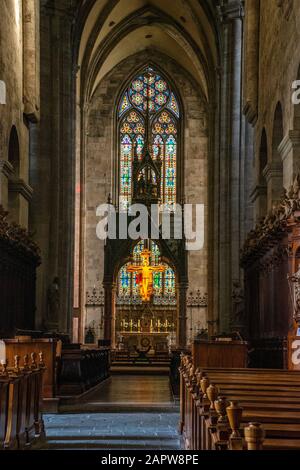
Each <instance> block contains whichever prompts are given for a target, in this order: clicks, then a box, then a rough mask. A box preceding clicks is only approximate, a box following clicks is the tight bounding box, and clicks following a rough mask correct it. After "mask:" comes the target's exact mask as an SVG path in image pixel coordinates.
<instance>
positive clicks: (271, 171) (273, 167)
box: [262, 162, 282, 183]
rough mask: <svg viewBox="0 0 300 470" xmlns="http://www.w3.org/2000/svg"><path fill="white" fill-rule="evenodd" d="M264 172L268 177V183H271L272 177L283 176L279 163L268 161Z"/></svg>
mask: <svg viewBox="0 0 300 470" xmlns="http://www.w3.org/2000/svg"><path fill="white" fill-rule="evenodd" d="M262 173H263V176H264V177H265V178H266V181H267V183H269V181H270V180H271V179H272V178H281V177H282V168H280V166H279V164H278V163H274V162H270V163H267V165H266V166H265V168H264V169H263V172H262Z"/></svg>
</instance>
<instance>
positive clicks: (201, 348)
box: [192, 340, 248, 367]
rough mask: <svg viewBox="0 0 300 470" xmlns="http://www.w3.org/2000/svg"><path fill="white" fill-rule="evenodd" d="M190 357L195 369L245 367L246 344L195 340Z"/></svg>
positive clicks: (241, 342)
mask: <svg viewBox="0 0 300 470" xmlns="http://www.w3.org/2000/svg"><path fill="white" fill-rule="evenodd" d="M192 356H193V361H194V365H195V366H196V367H247V365H248V343H247V342H246V341H230V342H225V341H210V340H195V341H194V343H193V345H192Z"/></svg>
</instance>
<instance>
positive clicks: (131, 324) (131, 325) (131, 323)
mask: <svg viewBox="0 0 300 470" xmlns="http://www.w3.org/2000/svg"><path fill="white" fill-rule="evenodd" d="M132 327H133V321H132V320H130V333H132Z"/></svg>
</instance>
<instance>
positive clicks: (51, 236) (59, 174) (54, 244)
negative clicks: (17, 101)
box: [32, 0, 76, 333]
mask: <svg viewBox="0 0 300 470" xmlns="http://www.w3.org/2000/svg"><path fill="white" fill-rule="evenodd" d="M75 7H76V5H75V3H74V8H73V7H72V6H70V2H69V1H67V0H60V1H59V2H43V4H41V6H40V10H41V28H40V31H41V33H40V38H41V78H42V80H41V125H40V157H39V159H38V161H36V166H35V169H34V177H35V178H36V180H38V181H43V184H42V185H39V186H38V187H36V188H35V195H34V200H35V201H34V203H35V216H34V217H35V218H34V220H33V223H32V230H34V232H35V234H36V235H35V240H36V242H37V243H38V245H39V246H40V247H41V251H42V258H43V263H42V266H41V269H40V270H39V271H38V277H39V280H38V287H39V288H38V296H39V298H38V299H37V302H38V305H39V308H40V309H41V311H45V309H46V296H45V292H46V288H47V286H48V285H49V284H50V282H51V280H52V279H53V278H54V277H55V276H57V277H58V278H59V280H60V289H61V309H60V318H59V328H60V330H61V332H65V333H71V329H72V322H71V318H72V311H73V264H74V257H73V254H74V251H73V247H74V200H75V198H74V194H75V191H74V180H75V178H74V170H75V152H74V133H75V79H76V74H75V70H76V68H75V63H74V61H75V57H76V55H75V54H74V42H73V35H72V32H73V28H74V11H75Z"/></svg>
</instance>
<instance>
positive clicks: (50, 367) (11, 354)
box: [3, 338, 57, 398]
mask: <svg viewBox="0 0 300 470" xmlns="http://www.w3.org/2000/svg"><path fill="white" fill-rule="evenodd" d="M3 341H4V343H5V351H6V359H7V361H8V364H9V365H11V364H13V363H14V358H15V356H16V355H18V356H20V357H21V358H23V357H24V356H25V355H26V354H29V355H30V354H31V353H35V354H36V355H37V357H38V355H39V353H42V354H43V359H44V363H45V366H46V370H45V373H44V376H43V397H44V398H53V397H55V396H56V375H57V371H56V367H57V357H56V350H57V340H56V339H52V338H41V339H30V338H28V339H24V338H20V339H4V340H3Z"/></svg>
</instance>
